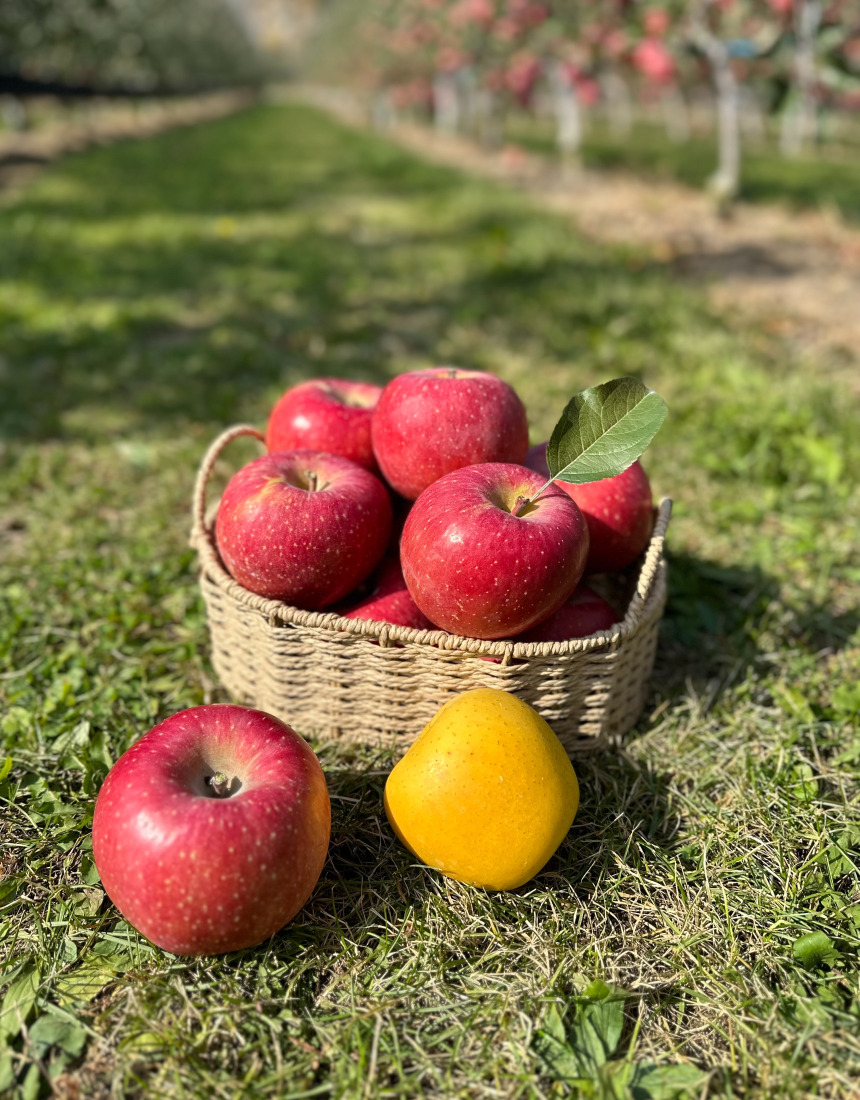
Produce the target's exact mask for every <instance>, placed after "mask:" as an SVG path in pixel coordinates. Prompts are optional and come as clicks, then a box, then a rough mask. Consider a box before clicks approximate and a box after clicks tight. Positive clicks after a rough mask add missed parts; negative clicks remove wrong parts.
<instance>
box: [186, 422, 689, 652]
mask: <svg viewBox="0 0 860 1100" xmlns="http://www.w3.org/2000/svg"><path fill="white" fill-rule="evenodd" d="M240 436H253V437H254V438H256V439H259V440H260V441H262V440H263V435H262V433H261V432H259V431H258V430H257V429H256V428H253V427H251V426H250V425H236V426H234V427H232V428H228V429H227V430H226V431H224V432H222V433H221V435H219V436H218V438H217V439H216V440H215V441H214V442H213V443H212V445H211V446H210V448H209V450H208V452H207V454H206V455H205V457H204V459H203V461H202V462H201V465H200V469H199V471H198V474H197V481H196V484H195V488H194V502H193V527H192V531H191V538H190V544H191V547H192V548H193V549H194V550H196V551H197V554H198V557H199V559H200V568H201V572H203V573H205V574H206V575H207V576H208V577H209V579H210V580H212V581H213V582H214V583H215V584H216V585H217V587H218V588H219V589H220V590H221V591H222V592H223V593H224V595H225V596H227V597H228V598H230V599H232V600H234V601H236V602H237V603H240V604H242V605H243V606H245V607H247V608H248V609H249V610H254V611H257V612H259V613H261V614H262V615H264V616H265V617H266V618H268V619H269V621H270V622H271V623H272V624H273V625H274V624H275V623H283V624H285V625H289V626H293V627H306V628H310V629H315V630H322V631H325V632H330V633H332V634H348V635H352V636H353V637H355V636H359V637H364V638H367V639H368V640H369V641H373V642H376V643H378V644H379V645H380V646H381V647H383V648H387V647H391V646H400V645H406V646H410V647H411V646H418V647H420V648H422V649H432V650H434V651H436V652H438V651H439V650H447V651H449V652H450V651H459V652H465V653H468V654H470V655H474V656H480V657H499V658H502V664H503V665H507V664H509V663H510V662H511V661H512V660H514V659H516V658H530V657H565V656H573V655H574V654H586V653H592V652H595V651H597V650H603V649H607V648H608V649H615V648H617V647H618V646H619V645H620V644H621V643H622V642H623V641H625V640H626V639H627V638H631V637H633V636H634V635H636V634H638V633H639V631H640V630H641V629H643V628H644V627H646V626H649V625H650V624H651V623H652V622H653V620H654V619H655V618H656V617H659V616H660V614H661V612H662V608H663V603H664V600H665V595H666V562H665V559H664V557H663V547H664V541H665V537H666V530H667V528H668V525H669V520H670V518H671V514H672V501H671V499H670V498H669V497H664V498H663V499H662V500H661V501H660V504H659V506H658V507H657V508H656V509H655V513H656V515H655V522H654V529H653V531H652V534H651V540H650V542H649V544H648V547H647V549H646V551H645V554H644V558H643V559H642V565H641V567H640V570H639V576H638V578H637V582H636V588H635V590H634V592H633V595H632V596H631V599H630V603H629V605H628V607H627V611H626V613H625V615H624V618H623V619H622V620H621V621H620V622H619V623H616V624H615V625H614V626H613V627H611V628H610V629H609V630H602V631H598V632H597V633H596V634H590V635H588V636H587V637H584V638H570V639H569V640H568V641H565V642H517V641H514V640H513V639H510V638H503V639H494V640H490V639H482V638H470V637H466V636H463V635H460V634H449V633H448V632H447V631H445V630H438V629H437V630H419V629H416V628H414V627H405V626H396V625H394V624H393V623H386V622H380V621H378V620H375V619H358V618H350V619H347V618H344V617H343V616H342V615H339V614H337V612H333V611H305V610H303V609H301V608H298V607H294V606H293V605H291V604H287V603H284V602H283V601H282V600H272V599H269V598H267V597H265V596H258V595H257V594H256V593H254V592H251V591H250V590H249V589H247V588H245V587H244V586H243V585H241V584H239V582H238V581H236V580H234V579H233V577H231V576H230V574H229V573H228V572H227V570H226V569H225V567H224V565H223V563H222V561H221V558H220V555H219V553H218V549H217V546H216V543H215V532H214V522H210V521H208V520H207V516H206V488H207V485H208V482H209V478H210V477H211V474H212V471H213V469H214V466H215V463H216V462H217V460H218V458H219V456H220V454H221V452H222V451H223V449H224V448H225V447H226V446H227V445H228V444H229V443H230V442H232V440H234V439H237V438H239V437H240Z"/></svg>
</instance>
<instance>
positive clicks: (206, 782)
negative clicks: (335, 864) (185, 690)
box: [93, 706, 331, 955]
mask: <svg viewBox="0 0 860 1100" xmlns="http://www.w3.org/2000/svg"><path fill="white" fill-rule="evenodd" d="M330 831H331V808H330V804H329V797H328V791H327V789H326V782H325V777H324V775H323V772H322V768H321V767H320V765H319V761H318V760H317V758H316V756H314V754H313V752H312V751H311V749H310V747H309V746H308V745H307V743H306V742H305V741H303V740H302V738H301V737H299V735H298V734H297V733H295V732H294V731H293V730H291V729H290V727H289V726H287V725H285V724H284V723H283V722H280V721H279V720H278V719H277V718H273V717H272V715H271V714H264V713H263V712H262V711H259V710H249V709H248V708H247V707H236V706H205V707H192V709H191V710H184V711H181V712H180V713H179V714H174V715H173V717H172V718H168V719H167V721H165V722H162V723H161V725H159V726H156V727H155V729H152V730H150V731H149V733H147V734H145V735H144V736H143V737H141V739H140V740H139V741H138V742H137V743H136V744H134V745H132V747H131V748H130V749H129V750H128V752H126V753H124V754H123V755H122V756H121V757H120V758H119V760H118V761H117V762H116V764H115V765H114V766H113V767H112V768H111V770H110V772H109V773H108V777H107V779H106V780H105V781H104V784H103V786H102V789H101V790H100V791H99V796H98V798H97V800H96V808H95V816H94V818H93V857H94V859H95V864H96V869H97V870H98V873H99V875H100V876H101V880H102V884H103V886H104V888H105V890H106V891H107V893H108V896H109V897H110V899H111V901H113V903H114V905H116V907H117V909H119V911H120V913H122V915H123V916H124V917H125V919H126V920H127V921H128V922H129V923H130V924H133V925H134V927H135V928H136V929H137V930H138V931H139V932H141V933H142V934H143V935H144V936H146V937H147V939H150V940H152V942H153V943H155V944H157V945H158V946H159V947H163V948H164V949H165V950H166V951H172V952H174V954H177V955H209V954H215V953H218V952H222V951H239V950H241V949H242V948H245V947H252V946H253V945H254V944H257V943H261V942H262V941H263V940H266V939H268V938H269V936H272V935H274V933H275V932H277V931H278V929H279V928H281V927H283V925H285V924H286V923H287V921H289V920H291V919H292V918H293V917H294V916H295V915H296V913H298V911H299V910H300V909H301V907H302V906H303V905H304V904H305V902H306V901H307V900H308V898H309V897H310V895H311V892H312V891H313V888H314V886H315V885H316V883H317V879H318V878H319V876H320V872H321V871H322V868H323V864H324V863H325V859H326V853H327V851H328V842H329V833H330Z"/></svg>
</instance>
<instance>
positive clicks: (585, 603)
mask: <svg viewBox="0 0 860 1100" xmlns="http://www.w3.org/2000/svg"><path fill="white" fill-rule="evenodd" d="M617 622H618V616H617V615H616V614H615V611H614V609H613V608H612V607H610V605H609V604H608V603H607V602H606V600H604V598H603V597H602V596H598V594H597V593H596V592H594V591H593V590H592V589H591V588H589V587H588V585H587V584H580V585H579V586H578V587H577V589H576V591H575V592H574V594H573V595H572V596H571V597H570V599H569V600H568V601H567V603H563V604H562V605H561V607H560V608H559V609H558V611H556V612H555V613H554V614H552V615H550V617H549V618H548V619H544V621H543V622H542V623H538V625H537V626H534V627H532V629H531V630H527V631H525V633H524V634H520V635H518V636H517V637H516V638H515V639H514V641H517V642H567V641H569V640H570V639H571V638H587V637H588V636H589V634H597V632H598V631H600V630H609V629H610V628H611V627H613V626H614V625H615V624H616V623H617Z"/></svg>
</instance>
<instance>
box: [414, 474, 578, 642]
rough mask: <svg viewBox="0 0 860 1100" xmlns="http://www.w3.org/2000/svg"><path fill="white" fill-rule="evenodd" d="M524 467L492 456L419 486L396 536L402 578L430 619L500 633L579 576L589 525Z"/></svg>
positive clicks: (546, 608)
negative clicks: (400, 534)
mask: <svg viewBox="0 0 860 1100" xmlns="http://www.w3.org/2000/svg"><path fill="white" fill-rule="evenodd" d="M543 484H544V479H542V478H541V477H540V475H539V474H536V473H535V472H534V471H533V470H527V469H526V468H525V466H514V465H511V464H508V463H501V462H491V463H484V464H481V465H478V466H466V467H464V468H463V469H461V470H454V472H453V473H450V474H446V475H445V477H443V478H440V479H439V481H436V482H434V483H433V484H432V485H431V486H430V487H429V488H427V489H425V490H424V492H423V493H422V494H421V496H420V497H419V498H418V500H416V502H415V504H414V505H413V507H412V511H411V512H410V513H409V517H408V519H407V520H406V526H405V527H404V529H403V538H402V540H401V543H400V557H401V561H402V563H403V576H404V577H405V579H406V584H407V586H408V588H409V591H410V593H411V594H412V598H413V599H414V600H415V602H416V604H417V605H418V607H419V608H420V609H421V610H422V611H423V612H424V614H425V615H426V616H427V618H428V619H430V621H431V622H433V623H436V625H437V626H439V627H440V628H441V629H442V630H448V631H450V632H451V633H453V634H464V635H466V636H468V637H472V638H509V637H510V636H511V635H512V634H520V633H522V631H524V630H528V629H529V627H532V626H534V625H535V624H537V623H539V622H540V621H541V620H542V619H546V618H548V617H549V616H550V615H551V614H552V613H553V612H554V611H555V610H556V609H557V608H558V607H560V606H561V604H563V603H564V601H565V600H566V599H567V598H568V596H570V595H571V593H572V592H573V590H574V589H575V588H576V586H577V584H578V583H579V579H580V577H581V576H582V571H583V568H584V567H585V559H586V557H587V555H588V528H587V527H586V525H585V520H584V519H583V517H582V513H581V512H580V510H579V509H578V508H577V507H576V505H575V504H574V503H573V501H572V500H571V499H570V497H569V496H568V495H567V494H566V493H563V492H562V491H561V489H557V488H556V487H555V486H550V487H549V488H548V489H547V490H546V492H544V493H543V494H542V495H541V496H540V497H538V499H537V500H536V501H535V502H534V503H533V504H531V505H529V506H528V507H527V508H525V509H524V510H523V514H522V515H519V516H518V515H516V512H517V511H520V510H522V504H523V502H524V501H525V500H527V499H529V498H530V497H532V496H533V495H534V494H535V493H536V492H537V491H538V490H539V489H540V488H541V486H542V485H543Z"/></svg>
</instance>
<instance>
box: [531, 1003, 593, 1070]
mask: <svg viewBox="0 0 860 1100" xmlns="http://www.w3.org/2000/svg"><path fill="white" fill-rule="evenodd" d="M534 1048H535V1053H536V1054H537V1056H538V1058H539V1059H540V1060H541V1061H542V1062H543V1064H544V1067H545V1069H546V1071H547V1073H549V1074H550V1076H552V1077H555V1078H556V1079H557V1080H560V1081H576V1080H579V1079H581V1078H582V1076H583V1067H582V1065H581V1063H580V1061H579V1058H578V1057H577V1055H576V1053H575V1052H574V1051H573V1050H572V1049H571V1048H570V1046H569V1045H568V1043H567V1034H566V1031H565V1027H564V1020H563V1019H562V1016H561V1013H560V1012H559V1010H558V1007H557V1006H556V1005H550V1006H549V1008H548V1009H547V1014H546V1018H545V1020H544V1026H543V1028H542V1029H541V1030H540V1031H539V1032H538V1033H537V1035H535V1039H534Z"/></svg>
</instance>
